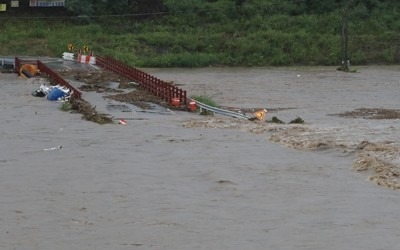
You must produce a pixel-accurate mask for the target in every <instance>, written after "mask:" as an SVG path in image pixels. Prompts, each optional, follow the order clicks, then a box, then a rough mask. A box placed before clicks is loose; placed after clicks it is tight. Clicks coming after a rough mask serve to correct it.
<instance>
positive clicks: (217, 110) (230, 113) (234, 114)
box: [194, 100, 252, 119]
mask: <svg viewBox="0 0 400 250" xmlns="http://www.w3.org/2000/svg"><path fill="white" fill-rule="evenodd" d="M194 101H195V102H196V105H197V106H198V107H199V108H200V113H202V112H203V109H205V110H207V111H209V112H212V113H213V114H219V115H225V116H230V117H234V118H242V119H250V118H252V117H250V116H246V115H244V114H241V113H237V112H234V111H229V110H225V109H220V108H216V107H212V106H210V105H207V104H204V103H201V102H199V101H196V100H194Z"/></svg>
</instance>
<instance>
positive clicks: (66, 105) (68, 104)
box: [60, 102, 72, 111]
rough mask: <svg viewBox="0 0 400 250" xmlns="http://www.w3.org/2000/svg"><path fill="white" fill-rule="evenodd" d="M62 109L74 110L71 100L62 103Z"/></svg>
mask: <svg viewBox="0 0 400 250" xmlns="http://www.w3.org/2000/svg"><path fill="white" fill-rule="evenodd" d="M60 110H61V111H71V110H72V104H71V103H70V102H63V103H61V105H60Z"/></svg>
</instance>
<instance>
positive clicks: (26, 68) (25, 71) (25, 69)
mask: <svg viewBox="0 0 400 250" xmlns="http://www.w3.org/2000/svg"><path fill="white" fill-rule="evenodd" d="M38 71H39V70H38V68H37V66H36V65H34V64H24V65H22V66H21V68H20V69H19V75H20V76H21V77H23V78H31V77H34V76H35V75H36V74H37V73H38Z"/></svg>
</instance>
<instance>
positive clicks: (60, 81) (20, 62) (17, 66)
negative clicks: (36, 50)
mask: <svg viewBox="0 0 400 250" xmlns="http://www.w3.org/2000/svg"><path fill="white" fill-rule="evenodd" d="M24 64H34V65H37V67H38V69H39V70H40V72H41V73H42V74H46V75H47V76H48V77H49V78H50V79H51V80H53V81H54V82H55V83H56V84H58V85H61V86H64V87H67V88H69V89H70V90H72V91H73V93H72V95H73V96H74V97H75V98H77V99H80V98H81V97H82V93H81V92H80V91H78V90H77V89H76V88H75V87H74V86H72V85H71V84H69V83H68V82H67V81H66V80H64V78H62V77H61V76H60V75H58V74H57V73H56V72H54V71H53V70H52V69H50V68H49V67H48V66H47V65H46V64H44V63H43V62H41V61H39V60H23V59H20V58H18V57H16V58H15V69H16V71H17V72H18V74H19V71H20V68H21V66H22V65H24Z"/></svg>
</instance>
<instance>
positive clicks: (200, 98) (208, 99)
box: [190, 95, 218, 108]
mask: <svg viewBox="0 0 400 250" xmlns="http://www.w3.org/2000/svg"><path fill="white" fill-rule="evenodd" d="M190 98H191V99H194V100H196V101H199V102H201V103H204V104H206V105H208V106H211V107H216V108H218V104H217V103H216V102H215V101H214V100H213V99H212V98H211V97H209V96H203V95H199V96H197V95H194V96H191V97H190Z"/></svg>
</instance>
